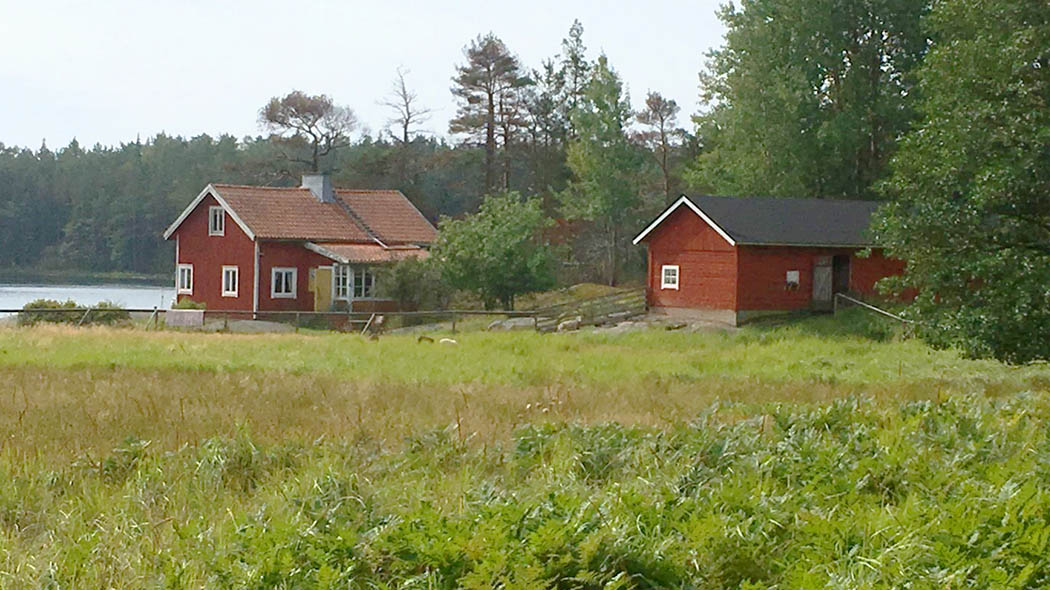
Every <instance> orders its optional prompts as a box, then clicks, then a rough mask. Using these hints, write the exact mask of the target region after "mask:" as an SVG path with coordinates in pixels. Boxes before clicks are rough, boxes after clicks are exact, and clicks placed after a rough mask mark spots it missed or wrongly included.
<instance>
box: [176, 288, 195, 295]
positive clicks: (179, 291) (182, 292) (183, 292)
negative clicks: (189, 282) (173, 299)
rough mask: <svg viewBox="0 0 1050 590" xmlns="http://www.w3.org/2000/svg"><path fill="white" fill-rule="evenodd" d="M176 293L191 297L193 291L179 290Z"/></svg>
mask: <svg viewBox="0 0 1050 590" xmlns="http://www.w3.org/2000/svg"><path fill="white" fill-rule="evenodd" d="M176 293H177V294H178V295H193V289H179V290H178V291H176Z"/></svg>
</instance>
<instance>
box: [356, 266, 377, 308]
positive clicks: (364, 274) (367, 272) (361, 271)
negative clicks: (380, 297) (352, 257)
mask: <svg viewBox="0 0 1050 590" xmlns="http://www.w3.org/2000/svg"><path fill="white" fill-rule="evenodd" d="M353 271H354V272H353V274H352V275H351V279H350V280H351V283H350V289H351V294H352V295H353V299H354V300H355V301H356V300H358V299H375V298H376V295H375V293H376V273H375V272H373V271H372V269H371V267H368V266H362V267H360V268H355V269H353ZM358 275H360V276H361V295H360V296H359V295H358V294H357V277H358ZM366 278H371V279H372V284H371V285H370V286H369V287H370V288H369V289H368V290H369V293H368V294H367V295H365V279H366Z"/></svg>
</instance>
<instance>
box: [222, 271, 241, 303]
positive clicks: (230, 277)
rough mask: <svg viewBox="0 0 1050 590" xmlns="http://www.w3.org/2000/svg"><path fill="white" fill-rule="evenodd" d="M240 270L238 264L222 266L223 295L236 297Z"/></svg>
mask: <svg viewBox="0 0 1050 590" xmlns="http://www.w3.org/2000/svg"><path fill="white" fill-rule="evenodd" d="M239 278H240V271H239V270H238V269H237V267H236V266H224V267H222V296H223V297H236V296H237V291H238V289H237V287H238V282H239V280H238V279H239Z"/></svg>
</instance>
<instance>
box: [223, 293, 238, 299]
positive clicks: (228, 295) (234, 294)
mask: <svg viewBox="0 0 1050 590" xmlns="http://www.w3.org/2000/svg"><path fill="white" fill-rule="evenodd" d="M222 296H223V297H231V298H235V297H237V294H236V293H223V294H222Z"/></svg>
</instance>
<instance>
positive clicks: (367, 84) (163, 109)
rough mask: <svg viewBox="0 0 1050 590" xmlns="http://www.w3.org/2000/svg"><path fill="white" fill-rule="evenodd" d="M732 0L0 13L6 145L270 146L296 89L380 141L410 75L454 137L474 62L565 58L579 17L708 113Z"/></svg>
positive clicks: (619, 58)
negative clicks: (498, 41) (217, 139)
mask: <svg viewBox="0 0 1050 590" xmlns="http://www.w3.org/2000/svg"><path fill="white" fill-rule="evenodd" d="M719 3H720V2H719V0H698V1H694V2H687V1H673V0H632V1H631V2H625V3H623V4H622V5H621V4H620V3H615V2H601V1H583V0H581V1H573V0H533V1H531V2H492V1H488V2H486V1H478V0H467V1H451V0H448V1H430V2H427V1H419V2H389V1H388V2H375V1H371V2H357V1H349V0H348V1H344V2H335V1H330V2H325V1H311V2H305V1H296V0H283V1H269V0H240V1H220V0H214V1H206V0H205V1H198V0H179V1H170V2H161V1H159V0H156V1H154V0H139V1H128V2H123V1H107V0H98V1H95V2H58V1H52V0H0V142H2V143H4V144H6V145H8V146H11V145H20V146H29V147H33V148H36V147H38V146H39V145H40V142H41V140H44V139H46V140H47V143H48V145H49V146H50V147H52V148H58V147H62V146H65V145H67V144H68V143H69V141H70V139H71V138H73V137H76V138H77V139H78V140H79V141H80V143H81V144H82V145H93V144H95V143H96V142H100V143H102V144H106V145H113V144H118V143H120V142H124V141H130V140H134V138H135V137H136V135H141V136H142V137H143V138H146V137H148V136H151V135H153V134H155V133H157V132H160V131H164V132H166V133H169V134H172V135H184V136H193V135H197V134H200V133H208V134H211V135H218V134H220V133H231V134H233V135H235V136H237V137H241V136H244V135H255V134H258V133H259V129H258V126H257V123H256V119H257V113H258V110H259V108H260V107H261V106H262V105H263V104H264V103H265V102H266V101H267V100H268V99H269V98H270V97H272V96H278V95H284V94H286V93H288V92H289V91H291V90H292V89H300V90H303V91H306V92H308V93H311V94H317V93H325V94H328V95H329V96H331V97H332V98H333V99H334V100H335V101H336V102H337V103H339V104H343V105H348V106H350V107H351V108H353V109H354V111H355V112H356V113H357V114H358V117H359V118H360V119H361V121H362V123H363V124H364V125H365V126H366V127H368V128H369V129H371V130H372V132H373V134H375V133H376V132H378V131H380V130H381V129H383V128H384V127H385V126H386V122H387V119H388V118H389V113H388V111H387V110H386V108H385V107H382V106H380V105H379V104H378V102H379V101H380V100H381V99H382V98H383V97H384V96H385V95H386V94H388V93H389V90H390V86H391V81H392V79H393V77H394V75H395V71H396V69H397V67H398V66H403V67H405V68H407V69H408V70H410V73H409V75H408V82H409V85H410V87H411V88H412V89H414V90H415V91H416V92H417V93H418V94H419V97H420V99H421V101H422V103H423V104H424V105H425V106H427V107H430V108H432V109H434V114H433V117H432V119H431V120H430V121H429V122H428V123H427V124H426V125H425V128H427V129H428V130H429V131H431V132H434V133H438V134H441V135H446V134H447V127H448V119H449V118H450V117H451V116H452V115H453V113H454V112H455V103H454V102H453V99H452V96H451V94H450V93H449V90H448V89H449V85H450V78H451V76H452V75H453V72H454V67H455V65H456V64H458V63H462V62H463V47H464V46H465V45H466V44H467V43H468V42H469V41H470V40H471V39H473V38H475V37H476V36H477V35H478V34H480V33H486V32H488V31H492V32H494V33H495V34H496V35H497V36H499V37H500V38H502V39H503V41H504V42H505V43H506V44H507V46H508V47H509V48H510V49H511V51H513V52H515V53H516V54H517V55H518V56H519V57H520V59H521V60H522V62H523V64H524V65H526V66H528V67H537V66H538V65H539V63H540V60H542V59H544V58H547V57H550V56H552V55H553V54H555V53H556V52H558V51H559V49H560V42H561V40H562V38H564V37H565V36H566V35H567V33H568V30H569V26H570V25H571V24H572V21H573V19H574V18H578V19H580V21H581V22H582V23H583V26H584V42H585V43H586V45H587V48H588V52H589V54H590V57H591V58H594V57H596V56H597V55H598V54H599V52H605V54H606V55H608V56H609V61H610V63H611V64H612V66H613V67H614V68H615V69H616V70H617V71H618V72H619V73H620V75H621V76H622V77H623V79H624V80H625V81H626V82H627V83H628V85H629V87H630V91H631V98H632V104H633V105H634V106H635V107H638V106H640V105H641V104H642V101H643V99H644V96H645V93H646V92H647V91H648V90H656V91H659V92H661V93H663V94H664V95H665V96H668V97H670V98H673V99H674V100H676V101H678V103H679V105H681V107H682V111H683V114H682V117H681V123H682V124H683V125H686V124H688V115H689V114H691V113H693V112H694V111H695V110H696V105H697V95H698V90H697V73H698V72H699V71H700V68H701V64H702V63H703V61H704V54H705V52H706V51H707V50H708V49H710V48H712V47H715V46H718V45H719V44H720V43H721V41H722V33H723V28H722V25H721V23H720V22H719V21H718V19H717V18H716V16H715V10H716V9H717V6H718V5H719Z"/></svg>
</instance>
